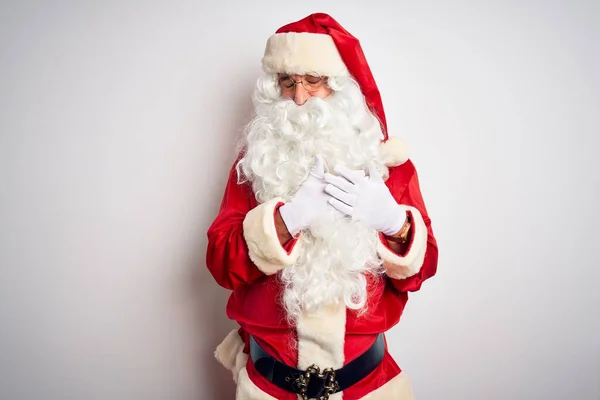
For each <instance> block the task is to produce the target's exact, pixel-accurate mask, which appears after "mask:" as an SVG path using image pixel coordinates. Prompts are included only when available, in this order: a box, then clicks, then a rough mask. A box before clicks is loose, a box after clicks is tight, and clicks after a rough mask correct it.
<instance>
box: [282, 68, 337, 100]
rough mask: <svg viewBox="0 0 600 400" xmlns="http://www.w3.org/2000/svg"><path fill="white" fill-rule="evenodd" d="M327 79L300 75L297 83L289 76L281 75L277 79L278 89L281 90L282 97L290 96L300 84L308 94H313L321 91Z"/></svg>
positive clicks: (317, 75)
mask: <svg viewBox="0 0 600 400" xmlns="http://www.w3.org/2000/svg"><path fill="white" fill-rule="evenodd" d="M326 81H327V77H323V76H320V75H319V74H315V73H311V74H306V75H302V76H301V77H300V80H299V81H295V80H293V79H292V77H291V76H289V75H281V76H280V77H279V79H278V82H279V87H280V88H281V94H282V95H291V94H294V92H295V91H296V85H297V84H299V83H301V84H302V86H304V89H306V91H307V92H309V93H314V92H316V91H318V90H319V89H321V88H322V87H323V85H324V84H325V82H326Z"/></svg>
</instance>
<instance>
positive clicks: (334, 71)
mask: <svg viewBox="0 0 600 400" xmlns="http://www.w3.org/2000/svg"><path fill="white" fill-rule="evenodd" d="M262 65H263V69H264V71H265V72H267V73H278V72H285V73H293V74H300V75H304V74H307V73H317V74H319V75H321V76H352V77H353V78H354V79H355V80H356V81H357V82H358V85H359V86H360V89H361V91H362V93H363V95H364V96H365V101H366V103H367V106H368V107H369V109H370V110H371V111H372V112H373V114H374V115H375V116H376V117H377V119H379V121H380V123H381V129H382V131H383V137H384V138H383V141H384V142H386V143H385V145H384V148H383V149H382V154H383V155H384V157H386V158H388V160H386V165H388V166H393V165H400V164H402V163H403V162H405V161H406V160H407V159H408V155H407V149H406V145H405V144H404V143H403V142H402V141H400V139H397V138H389V140H388V133H387V122H386V119H385V113H384V111H383V104H382V102H381V95H380V94H379V89H378V88H377V84H376V83H375V79H374V78H373V74H372V73H371V69H370V68H369V64H368V63H367V59H366V58H365V55H364V53H363V51H362V48H361V47H360V43H359V41H358V39H356V38H355V37H354V36H352V35H351V34H350V32H348V31H347V30H345V29H344V28H343V27H342V26H341V25H340V24H339V23H338V22H337V21H336V20H334V19H333V18H332V17H331V16H329V15H327V14H323V13H317V14H311V15H309V16H308V17H306V18H303V19H301V20H299V21H296V22H292V23H290V24H287V25H285V26H282V27H281V28H279V29H278V30H277V31H276V33H275V34H274V35H273V36H271V37H270V38H269V40H268V41H267V46H266V49H265V55H264V57H263V59H262Z"/></svg>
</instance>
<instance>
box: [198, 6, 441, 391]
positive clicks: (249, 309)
mask: <svg viewBox="0 0 600 400" xmlns="http://www.w3.org/2000/svg"><path fill="white" fill-rule="evenodd" d="M262 65H263V69H264V71H265V74H264V76H262V77H261V78H260V79H259V80H258V82H257V85H256V88H255V90H254V94H253V101H254V105H255V116H254V118H253V120H252V121H251V122H250V123H249V124H248V125H247V127H246V129H245V132H244V135H243V138H242V143H241V146H240V152H239V157H238V159H237V160H236V162H235V164H234V165H233V167H232V168H231V172H230V175H229V180H228V182H227V186H226V188H225V194H224V197H223V201H222V204H221V208H220V211H219V214H218V216H217V218H216V219H215V221H214V222H213V224H212V225H211V227H210V229H209V231H208V238H209V243H208V251H207V265H208V268H209V270H210V272H211V273H212V275H213V277H214V278H215V280H216V281H217V283H218V284H219V285H221V286H223V287H225V288H227V289H230V290H232V291H233V293H232V294H231V297H230V298H229V302H228V304H227V315H228V317H229V318H231V319H233V320H235V321H236V322H237V323H238V324H239V326H240V328H239V329H236V330H234V331H232V332H231V333H230V334H229V335H228V336H227V337H226V338H225V340H224V341H223V342H222V343H221V344H220V345H219V346H218V348H217V350H216V357H217V359H218V360H219V361H220V362H221V363H222V364H223V365H224V366H225V367H226V368H228V369H229V370H231V371H232V373H233V379H234V381H235V382H236V383H237V391H236V399H238V400H248V399H256V400H263V399H279V400H281V399H289V400H292V399H294V400H295V399H298V398H300V399H311V398H316V399H331V400H333V399H336V400H338V399H342V398H343V399H345V400H355V399H356V400H358V399H371V400H377V399H386V400H387V399H400V400H405V399H412V398H413V395H412V390H411V388H410V383H409V381H408V378H407V377H406V375H405V374H403V373H402V372H401V369H400V368H399V367H398V365H397V364H396V362H395V361H394V360H393V359H392V357H391V356H390V354H389V353H388V350H387V346H386V342H385V337H384V332H386V331H387V330H389V329H390V328H391V327H392V326H394V325H395V324H396V323H398V321H399V319H400V316H401V314H402V311H403V309H404V306H405V304H406V302H407V300H408V292H411V291H416V290H418V289H419V288H420V287H421V284H422V283H423V281H425V280H426V279H428V278H430V277H431V276H433V275H434V274H435V272H436V267H437V244H436V241H435V238H434V236H433V232H432V230H431V222H430V219H429V217H428V216H427V211H426V208H425V204H424V202H423V198H422V196H421V192H420V188H419V182H418V178H417V173H416V171H415V167H414V165H413V164H412V162H411V161H410V160H408V156H407V154H406V149H405V147H404V145H403V144H402V142H401V141H400V140H398V139H395V138H394V139H393V138H389V137H388V133H387V126H386V120H385V114H384V111H383V106H382V102H381V97H380V95H379V91H378V89H377V86H376V84H375V81H374V79H373V76H372V75H371V71H370V69H369V66H368V64H367V61H366V59H365V56H364V54H363V52H362V50H361V47H360V44H359V42H358V40H357V39H356V38H354V37H353V36H352V35H351V34H350V33H349V32H347V31H346V30H345V29H344V28H342V27H341V26H340V24H338V23H337V22H336V21H335V20H334V19H333V18H331V17H330V16H328V15H326V14H313V15H310V16H308V17H306V18H304V19H302V20H300V21H297V22H294V23H291V24H288V25H285V26H283V27H282V28H280V29H279V30H277V32H276V33H275V34H274V35H273V36H271V37H270V38H269V39H268V42H267V45H266V50H265V54H264V57H263V60H262Z"/></svg>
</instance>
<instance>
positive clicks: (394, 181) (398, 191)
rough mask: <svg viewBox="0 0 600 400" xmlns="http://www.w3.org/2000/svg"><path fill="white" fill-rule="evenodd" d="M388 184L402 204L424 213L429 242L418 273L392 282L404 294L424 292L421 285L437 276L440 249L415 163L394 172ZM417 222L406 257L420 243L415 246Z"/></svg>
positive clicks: (407, 164)
mask: <svg viewBox="0 0 600 400" xmlns="http://www.w3.org/2000/svg"><path fill="white" fill-rule="evenodd" d="M407 177H408V179H407ZM386 184H387V185H388V187H389V188H390V191H391V193H392V195H393V196H394V198H395V199H396V201H397V202H398V204H401V205H405V206H409V207H414V208H416V209H417V210H418V211H419V212H420V214H421V217H422V221H423V222H424V226H425V228H426V232H427V233H426V241H425V242H424V244H423V245H424V246H426V247H425V257H424V259H423V261H422V264H421V265H420V268H419V270H418V272H417V273H415V274H414V275H412V276H409V277H406V278H403V279H392V278H389V279H390V280H391V281H392V284H393V285H394V287H395V288H396V289H397V290H399V291H401V292H408V291H411V292H412V291H417V290H419V289H420V288H421V284H422V283H423V282H424V281H425V280H427V279H429V278H431V277H432V276H434V275H435V273H436V271H437V263H438V247H437V242H436V239H435V236H434V234H433V230H432V227H431V219H430V218H429V216H428V214H427V208H426V207H425V202H424V200H423V196H422V194H421V189H420V186H419V178H418V176H417V172H416V170H415V168H414V165H413V164H412V162H411V161H408V162H407V163H405V164H403V165H401V166H399V167H396V168H393V169H390V177H389V179H388V181H386ZM414 222H416V221H411V231H410V232H409V241H408V244H407V248H406V249H403V253H404V252H408V251H410V248H408V247H409V246H411V245H414V246H417V245H418V244H417V243H414V241H415V239H414V236H415V235H414V232H413V229H415V226H416V225H415V223H414Z"/></svg>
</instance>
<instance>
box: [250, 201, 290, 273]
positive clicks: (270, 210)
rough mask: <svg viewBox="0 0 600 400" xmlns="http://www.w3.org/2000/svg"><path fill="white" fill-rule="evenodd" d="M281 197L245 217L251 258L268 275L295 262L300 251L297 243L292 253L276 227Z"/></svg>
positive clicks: (253, 210)
mask: <svg viewBox="0 0 600 400" xmlns="http://www.w3.org/2000/svg"><path fill="white" fill-rule="evenodd" d="M282 201H283V200H282V199H281V198H274V199H272V200H269V201H267V202H265V203H263V204H260V205H259V206H257V207H255V208H253V209H252V210H250V211H249V212H248V214H246V218H244V224H243V226H244V239H246V243H247V244H248V250H249V255H250V259H251V260H252V262H254V264H256V266H257V267H258V269H260V270H261V271H262V272H263V273H264V274H266V275H272V274H275V273H276V272H277V271H279V270H280V269H282V268H284V267H287V266H288V265H291V264H293V263H294V261H295V260H296V258H297V257H298V254H299V252H300V243H296V245H295V246H294V249H293V250H292V252H291V253H290V254H288V253H287V251H286V250H285V249H284V248H283V246H282V245H281V243H280V242H279V238H278V236H277V230H276V229H275V218H274V216H273V215H274V212H275V207H276V206H277V204H278V203H279V202H282Z"/></svg>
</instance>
